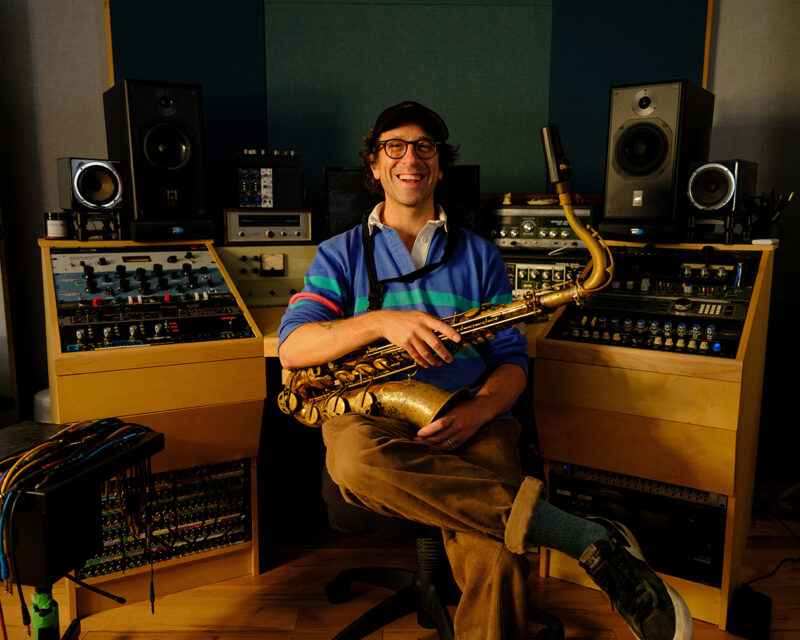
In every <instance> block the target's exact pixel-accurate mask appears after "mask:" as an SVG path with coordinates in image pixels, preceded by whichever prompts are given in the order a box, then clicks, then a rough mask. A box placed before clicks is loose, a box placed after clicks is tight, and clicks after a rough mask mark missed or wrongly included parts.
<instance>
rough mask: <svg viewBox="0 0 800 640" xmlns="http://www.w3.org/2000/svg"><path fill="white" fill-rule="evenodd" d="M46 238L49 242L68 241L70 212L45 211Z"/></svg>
mask: <svg viewBox="0 0 800 640" xmlns="http://www.w3.org/2000/svg"><path fill="white" fill-rule="evenodd" d="M42 215H43V216H44V237H45V238H46V239H47V240H66V239H67V238H69V219H70V212H69V211H45V212H44V214H42Z"/></svg>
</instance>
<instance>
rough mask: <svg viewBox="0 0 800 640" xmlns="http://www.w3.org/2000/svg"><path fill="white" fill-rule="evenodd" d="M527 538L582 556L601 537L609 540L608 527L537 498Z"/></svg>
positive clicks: (534, 543)
mask: <svg viewBox="0 0 800 640" xmlns="http://www.w3.org/2000/svg"><path fill="white" fill-rule="evenodd" d="M525 539H526V540H527V541H528V542H530V543H531V544H533V545H540V546H543V547H549V548H550V549H557V550H558V551H561V552H563V553H566V554H567V555H568V556H570V557H572V558H579V557H580V555H581V554H582V553H583V552H584V550H585V549H586V548H587V547H588V546H589V545H591V544H593V543H595V542H597V541H598V540H601V539H605V540H608V529H606V528H605V527H604V526H603V525H601V524H599V523H598V522H595V521H594V520H587V519H586V518H580V517H578V516H573V515H572V514H570V513H567V512H566V511H562V510H561V509H559V508H558V507H554V506H553V505H552V504H550V503H549V502H545V501H544V500H538V501H537V502H536V506H535V507H534V508H533V515H532V516H531V521H530V523H529V524H528V534H527V536H526V537H525Z"/></svg>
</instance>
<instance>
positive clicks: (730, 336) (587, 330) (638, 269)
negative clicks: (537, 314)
mask: <svg viewBox="0 0 800 640" xmlns="http://www.w3.org/2000/svg"><path fill="white" fill-rule="evenodd" d="M613 254H614V280H613V282H612V284H611V286H610V287H608V288H606V289H605V290H603V291H601V292H600V293H598V294H596V295H594V296H592V297H591V298H589V299H588V301H587V302H586V304H585V305H584V306H583V307H576V306H572V305H571V306H568V307H566V308H565V309H564V313H563V314H562V315H561V317H560V318H559V319H558V320H557V321H556V323H555V324H554V326H553V328H552V329H551V330H550V333H549V334H548V336H547V337H548V338H555V339H561V340H570V341H574V342H592V343H597V344H607V345H611V346H622V347H635V348H641V349H655V350H662V351H673V352H678V353H688V354H695V355H705V356H717V357H725V358H735V357H736V352H737V349H738V346H739V340H740V339H741V336H742V330H743V328H744V321H745V318H746V316H747V311H748V308H749V305H750V298H751V297H752V294H753V285H754V283H755V279H756V275H757V274H758V267H759V260H760V257H761V254H760V252H747V251H740V252H737V251H733V250H715V249H714V248H712V247H708V248H706V249H704V250H693V249H666V248H663V249H661V248H629V247H616V248H614V249H613Z"/></svg>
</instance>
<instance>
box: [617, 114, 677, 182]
mask: <svg viewBox="0 0 800 640" xmlns="http://www.w3.org/2000/svg"><path fill="white" fill-rule="evenodd" d="M668 152H669V140H668V139H667V136H666V135H665V134H664V132H663V131H662V130H661V129H660V128H659V127H657V126H655V125H654V124H651V123H642V124H637V125H635V126H632V127H630V128H629V129H627V130H626V131H625V132H624V133H623V134H622V135H621V136H620V137H619V139H618V140H617V144H616V147H615V158H616V161H617V165H618V166H619V167H620V169H622V170H623V171H625V172H626V173H628V174H630V175H634V176H645V175H648V174H651V173H653V172H655V171H657V170H658V169H659V168H660V167H661V166H662V165H663V164H664V161H665V160H666V159H667V155H668Z"/></svg>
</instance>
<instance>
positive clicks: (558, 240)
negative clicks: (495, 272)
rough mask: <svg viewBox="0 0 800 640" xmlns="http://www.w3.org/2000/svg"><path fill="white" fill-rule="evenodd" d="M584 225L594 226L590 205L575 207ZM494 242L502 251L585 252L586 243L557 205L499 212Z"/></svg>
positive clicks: (525, 206)
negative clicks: (548, 250)
mask: <svg viewBox="0 0 800 640" xmlns="http://www.w3.org/2000/svg"><path fill="white" fill-rule="evenodd" d="M573 210H574V211H575V216H576V217H577V218H578V220H580V221H581V222H582V223H583V224H584V225H586V224H591V222H592V207H591V206H590V205H575V206H573ZM491 236H492V241H493V242H494V244H495V246H497V247H499V248H500V249H534V250H542V249H576V248H581V249H584V248H585V245H584V243H583V242H582V241H581V240H579V239H578V236H577V235H576V234H575V232H574V231H573V230H572V229H571V228H570V226H569V224H568V223H567V220H566V218H564V214H563V212H562V211H561V207H560V206H559V205H558V204H553V205H524V206H523V205H511V206H504V207H499V208H498V209H495V212H494V228H493V229H492V230H491Z"/></svg>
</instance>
